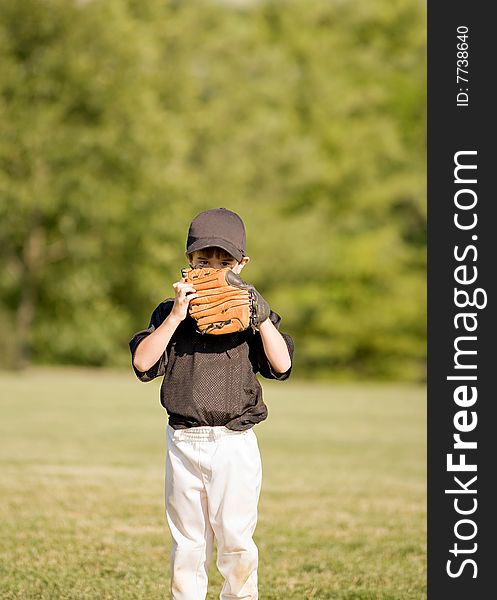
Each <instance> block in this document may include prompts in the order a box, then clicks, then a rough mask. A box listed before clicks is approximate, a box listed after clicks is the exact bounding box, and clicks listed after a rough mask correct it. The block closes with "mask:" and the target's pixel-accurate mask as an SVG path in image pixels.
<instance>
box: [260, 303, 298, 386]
mask: <svg viewBox="0 0 497 600" xmlns="http://www.w3.org/2000/svg"><path fill="white" fill-rule="evenodd" d="M269 318H270V320H271V322H272V323H273V325H274V326H275V327H276V329H277V330H278V331H279V330H280V322H281V317H280V315H278V314H277V313H275V312H273V311H271V313H270V315H269ZM280 333H281V335H282V336H283V339H284V340H285V343H286V345H287V348H288V353H289V354H290V360H291V361H292V366H293V352H294V349H295V346H294V343H293V340H292V338H291V337H290V336H289V335H288V334H287V333H283V332H281V331H280ZM255 349H256V359H257V370H258V371H259V373H260V374H261V375H262V376H263V377H266V378H267V379H277V380H278V381H284V380H285V379H288V378H289V377H290V374H291V372H292V366H290V368H289V369H288V371H285V373H277V372H276V371H275V370H274V369H273V367H272V366H271V363H270V362H269V360H268V358H267V356H266V353H265V352H264V346H263V344H262V339H261V335H260V333H257V334H256V336H255Z"/></svg>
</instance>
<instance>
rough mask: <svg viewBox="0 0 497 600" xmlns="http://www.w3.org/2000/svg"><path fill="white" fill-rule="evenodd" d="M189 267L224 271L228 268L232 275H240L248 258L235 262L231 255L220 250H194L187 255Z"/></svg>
mask: <svg viewBox="0 0 497 600" xmlns="http://www.w3.org/2000/svg"><path fill="white" fill-rule="evenodd" d="M189 259H190V266H191V267H192V268H194V269H201V268H202V267H211V268H213V269H225V268H226V267H228V268H229V269H231V270H232V271H233V272H234V273H237V274H238V273H240V271H241V270H242V269H243V267H244V266H245V265H246V264H247V263H248V262H249V260H250V259H249V257H248V256H244V257H243V258H242V260H241V261H240V262H237V260H236V259H235V258H233V256H231V254H228V252H226V251H225V250H223V249H222V248H217V247H211V248H204V249H203V250H196V251H195V252H193V253H192V254H190V255H189Z"/></svg>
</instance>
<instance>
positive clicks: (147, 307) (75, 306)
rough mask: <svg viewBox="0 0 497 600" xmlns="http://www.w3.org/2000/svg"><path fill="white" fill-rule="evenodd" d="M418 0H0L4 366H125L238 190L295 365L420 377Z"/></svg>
mask: <svg viewBox="0 0 497 600" xmlns="http://www.w3.org/2000/svg"><path fill="white" fill-rule="evenodd" d="M424 11H425V8H424V4H422V3H420V2H419V1H418V0H409V2H405V1H400V0H377V1H376V2H374V3H370V2H367V1H366V0H355V1H352V2H346V3H343V2H328V1H324V0H288V1H280V2H277V1H269V0H268V1H262V2H233V3H231V2H219V1H214V0H196V1H194V2H168V3H165V2H162V1H159V0H141V1H140V2H137V1H136V0H127V1H124V0H100V1H97V0H90V1H87V2H76V1H75V0H26V1H25V2H20V3H13V2H9V1H8V0H0V51H1V53H2V57H3V61H2V63H3V64H2V71H3V73H2V78H1V79H0V164H1V171H0V258H1V260H2V263H3V265H5V268H4V276H3V277H2V278H1V280H0V336H1V338H2V339H1V340H0V343H1V345H2V347H3V348H5V349H6V353H5V357H4V358H3V363H5V364H8V363H10V364H14V365H22V364H23V363H25V362H28V361H29V360H35V361H37V362H63V363H81V364H93V365H124V364H126V363H128V362H129V356H128V350H127V340H128V339H129V338H130V337H131V334H132V333H133V332H134V331H135V330H137V329H141V328H142V327H144V326H146V324H147V322H148V317H149V315H150V313H151V311H152V309H153V308H154V307H155V306H156V305H157V304H158V303H159V302H160V301H161V300H162V299H163V298H165V297H167V296H170V295H171V293H172V288H171V284H172V282H173V281H175V280H176V279H177V277H178V275H179V269H180V268H181V267H182V266H184V265H185V257H184V243H185V237H186V231H187V227H188V224H189V222H190V220H191V218H192V217H193V216H194V215H195V214H196V213H198V212H199V211H201V210H204V209H207V208H212V207H216V206H226V207H228V208H231V209H233V210H235V211H237V212H239V213H240V214H241V216H242V217H243V219H244V221H245V223H246V226H247V231H248V253H249V255H250V256H251V258H252V262H251V263H250V265H249V266H248V267H247V268H246V270H245V271H244V276H245V277H246V278H247V279H248V280H251V281H253V282H254V283H255V284H256V285H257V286H258V287H259V288H260V290H261V292H262V293H263V294H265V295H266V296H267V298H268V299H269V300H270V302H271V305H272V306H273V308H274V310H276V311H277V312H279V313H280V314H282V316H283V318H284V328H285V329H286V330H288V331H289V332H290V333H291V334H292V335H293V336H294V337H295V339H296V343H297V354H296V371H295V372H296V373H297V374H299V375H300V376H314V377H315V376H320V377H321V376H323V377H326V376H333V377H342V376H343V377H358V376H359V377H368V378H371V377H390V378H404V379H422V378H423V377H424V357H425V289H424V288H425V286H424V277H425V266H424V265H425V227H426V207H425V182H424V160H425V159H424V137H425V132H424V127H425V114H424V111H425V109H424V107H425V31H424V17H425V15H424Z"/></svg>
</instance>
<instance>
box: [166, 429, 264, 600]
mask: <svg viewBox="0 0 497 600" xmlns="http://www.w3.org/2000/svg"><path fill="white" fill-rule="evenodd" d="M261 480H262V465H261V457H260V453H259V447H258V444H257V438H256V435H255V433H254V431H253V430H252V429H249V430H247V431H231V430H230V429H228V428H226V427H192V428H190V429H176V430H175V429H173V428H172V427H170V426H169V425H168V426H167V459H166V515H167V521H168V524H169V528H170V530H171V535H172V538H173V545H172V550H171V594H172V600H205V596H206V593H207V577H208V568H209V563H210V559H211V555H212V549H213V542H214V538H215V539H216V542H217V547H218V548H217V550H218V552H217V567H218V569H219V571H220V573H221V575H222V576H223V577H224V585H223V588H222V590H221V595H220V599H221V600H235V599H237V600H241V599H243V600H256V599H257V598H258V593H257V564H258V553H257V546H256V545H255V543H254V541H253V539H252V536H253V533H254V530H255V526H256V524H257V503H258V501H259V494H260V489H261Z"/></svg>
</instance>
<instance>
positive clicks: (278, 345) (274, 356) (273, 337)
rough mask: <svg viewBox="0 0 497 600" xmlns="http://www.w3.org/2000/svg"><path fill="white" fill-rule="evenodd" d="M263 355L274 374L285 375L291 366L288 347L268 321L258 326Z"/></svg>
mask: <svg viewBox="0 0 497 600" xmlns="http://www.w3.org/2000/svg"><path fill="white" fill-rule="evenodd" d="M259 333H260V334H261V340H262V345H263V348H264V353H265V355H266V356H267V359H268V361H269V363H270V364H271V366H272V368H273V369H274V371H275V372H276V373H286V372H287V371H288V370H289V369H290V367H291V366H292V359H291V357H290V352H289V351H288V346H287V344H286V342H285V339H284V338H283V336H282V335H281V333H280V332H279V331H278V330H277V329H276V327H275V326H274V325H273V323H272V321H271V320H270V319H266V320H265V321H264V322H262V323H261V324H260V325H259Z"/></svg>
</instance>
